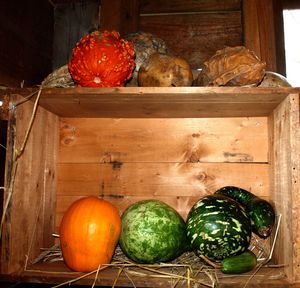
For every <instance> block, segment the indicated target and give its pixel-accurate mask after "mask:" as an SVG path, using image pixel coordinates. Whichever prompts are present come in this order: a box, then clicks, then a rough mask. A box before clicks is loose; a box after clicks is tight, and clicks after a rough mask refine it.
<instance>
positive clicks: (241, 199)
mask: <svg viewBox="0 0 300 288" xmlns="http://www.w3.org/2000/svg"><path fill="white" fill-rule="evenodd" d="M215 194H216V195H224V196H227V197H229V198H231V199H233V200H235V201H237V202H238V203H240V204H241V205H243V206H244V207H245V209H246V211H247V213H248V214H249V217H250V219H251V225H252V230H253V232H254V233H255V234H257V235H258V236H260V237H262V238H266V237H268V236H270V234H271V232H272V229H273V227H274V224H275V210H274V208H273V206H272V205H271V204H270V203H269V202H268V201H266V200H264V199H262V198H260V197H258V196H256V195H254V194H253V193H251V192H249V191H247V190H244V189H242V188H239V187H235V186H225V187H223V188H221V189H219V190H217V191H216V192H215Z"/></svg>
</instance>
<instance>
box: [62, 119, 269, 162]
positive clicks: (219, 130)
mask: <svg viewBox="0 0 300 288" xmlns="http://www.w3.org/2000/svg"><path fill="white" fill-rule="evenodd" d="M254 139H255V141H254ZM257 147H259V149H257ZM59 161H60V162H61V163H87V162H88V163H112V162H121V163H126V162H176V163H177V162H180V163H181V162H184V163H197V162H251V163H252V162H261V163H266V162H267V161H268V134H267V118H266V117H253V118H248V117H247V118H246V117H241V118H197V119H196V118H193V119H191V118H182V119H159V118H157V119H120V118H116V119H110V118H107V119H104V118H99V119H89V118H62V121H61V127H60V157H59Z"/></svg>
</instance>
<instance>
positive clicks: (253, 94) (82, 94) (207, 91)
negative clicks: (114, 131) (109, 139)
mask: <svg viewBox="0 0 300 288" xmlns="http://www.w3.org/2000/svg"><path fill="white" fill-rule="evenodd" d="M26 91H28V90H22V91H20V90H19V91H18V90H16V91H15V93H20V94H21V95H24V96H28V94H29V92H27V94H26ZM293 91H296V92H297V91H299V88H298V89H297V88H279V89H278V88H241V87H213V88H212V87H120V88H98V89H97V88H79V87H78V88H63V89H59V88H52V89H44V90H43V93H42V95H41V99H40V102H39V103H40V105H41V106H42V107H44V108H45V109H47V110H48V111H51V112H53V113H55V114H57V115H59V116H62V117H109V118H112V117H122V118H124V117H125V118H132V117H133V118H140V117H142V118H155V117H163V118H170V117H173V118H174V117H176V118H177V117H180V118H187V117H188V118H193V117H243V116H245V117H248V116H268V115H270V114H271V113H272V111H273V110H274V109H275V107H276V106H277V105H278V104H279V103H280V102H281V101H282V100H283V99H284V98H285V97H286V96H287V95H288V93H293Z"/></svg>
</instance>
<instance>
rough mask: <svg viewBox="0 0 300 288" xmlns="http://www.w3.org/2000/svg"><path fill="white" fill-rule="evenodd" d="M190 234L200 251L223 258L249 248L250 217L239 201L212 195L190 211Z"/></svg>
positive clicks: (196, 204) (194, 246) (202, 253)
mask: <svg viewBox="0 0 300 288" xmlns="http://www.w3.org/2000/svg"><path fill="white" fill-rule="evenodd" d="M187 236H188V239H189V241H190V245H191V247H192V249H193V250H194V251H195V252H196V253H197V254H199V255H203V256H206V257H208V258H210V259H212V260H217V261H221V260H223V259H225V258H228V257H231V256H235V255H238V254H241V253H243V252H244V251H245V250H246V249H247V248H248V247H249V244H250V240H251V222H250V218H249V216H248V215H247V213H246V211H245V210H244V208H243V207H242V206H241V205H239V204H238V203H237V202H236V201H234V200H232V199H230V198H228V197H225V196H223V195H208V196H205V197H203V198H201V199H200V200H199V201H198V202H196V203H195V204H194V206H193V207H192V209H191V210H190V212H189V214H188V217H187Z"/></svg>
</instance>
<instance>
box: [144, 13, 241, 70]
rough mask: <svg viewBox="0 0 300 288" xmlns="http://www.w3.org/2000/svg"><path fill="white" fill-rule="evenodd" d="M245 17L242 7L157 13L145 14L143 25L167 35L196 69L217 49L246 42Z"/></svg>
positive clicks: (169, 43)
mask: <svg viewBox="0 0 300 288" xmlns="http://www.w3.org/2000/svg"><path fill="white" fill-rule="evenodd" d="M241 21H242V19H241V12H240V11H232V12H227V13H224V12H222V13H221V12H215V13H210V12H209V13H195V14H175V15H174V14H162V15H157V14H154V15H145V16H141V17H140V25H139V27H140V30H142V31H145V32H149V33H152V34H154V35H156V36H157V37H159V38H161V39H163V40H164V41H165V42H166V44H167V47H168V48H169V49H170V51H171V52H172V53H173V54H175V55H177V56H179V57H182V58H184V59H186V60H187V61H188V63H189V64H190V66H191V68H192V69H200V68H203V63H204V61H206V60H208V59H209V58H210V57H211V56H212V55H214V54H215V52H216V51H217V50H219V49H223V48H224V47H225V46H239V45H242V24H241ZM162 27H163V29H162Z"/></svg>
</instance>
